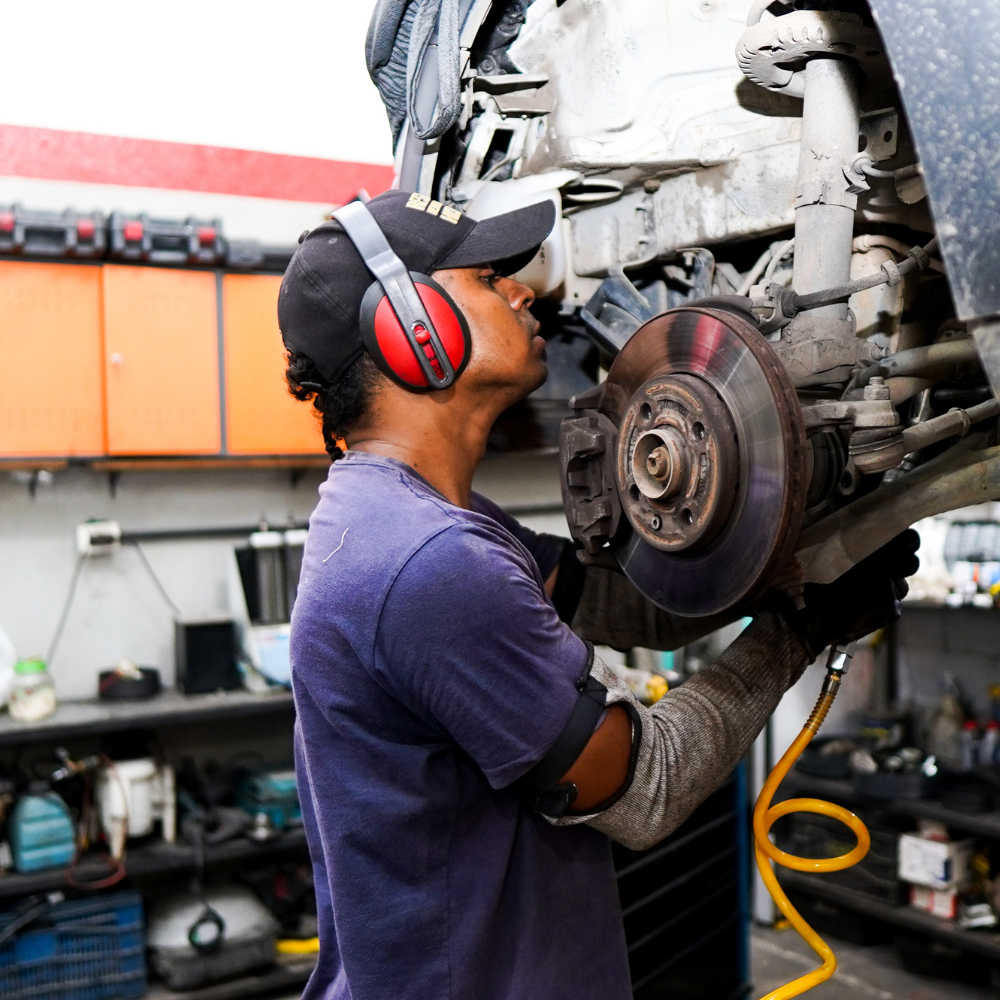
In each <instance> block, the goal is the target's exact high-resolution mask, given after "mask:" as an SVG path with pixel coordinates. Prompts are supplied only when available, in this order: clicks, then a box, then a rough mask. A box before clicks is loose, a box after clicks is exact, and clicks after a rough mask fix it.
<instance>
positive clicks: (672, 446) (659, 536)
mask: <svg viewBox="0 0 1000 1000" xmlns="http://www.w3.org/2000/svg"><path fill="white" fill-rule="evenodd" d="M618 456H619V463H618V478H619V484H618V485H619V492H620V495H621V501H622V508H623V510H624V511H625V514H626V516H627V517H628V519H629V521H630V522H631V523H632V526H633V527H634V528H635V530H636V531H637V532H639V533H640V534H641V535H642V537H643V539H644V540H645V541H646V542H648V543H649V544H650V545H652V546H653V547H654V548H657V549H662V550H664V551H668V552H669V551H675V552H679V551H683V550H685V549H691V548H696V547H698V546H703V545H707V544H708V543H709V542H711V541H712V539H714V538H715V537H716V536H717V535H718V534H719V532H720V531H721V529H722V528H723V527H724V526H725V523H726V518H727V517H728V516H729V513H730V512H731V511H732V509H733V505H734V504H735V502H736V495H737V490H738V487H739V454H738V448H737V442H736V432H735V430H734V428H733V421H732V418H731V416H730V414H729V411H728V410H727V409H726V406H725V403H724V402H723V401H722V399H721V398H720V397H719V395H718V394H717V393H716V392H715V391H714V390H713V389H712V387H711V385H709V383H707V382H705V381H704V380H703V379H700V378H698V377H696V376H692V375H684V374H680V375H670V376H668V377H666V378H659V379H653V380H652V381H650V382H648V383H646V384H645V385H644V386H643V387H642V388H641V389H640V390H639V392H637V393H636V394H635V396H634V397H633V400H632V402H631V404H630V405H629V408H628V410H627V411H626V413H625V419H624V420H623V421H622V424H621V428H620V431H619V436H618Z"/></svg>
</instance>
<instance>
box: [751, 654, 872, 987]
mask: <svg viewBox="0 0 1000 1000" xmlns="http://www.w3.org/2000/svg"><path fill="white" fill-rule="evenodd" d="M850 662H851V654H850V653H848V651H847V648H846V646H845V645H843V644H840V645H834V646H832V647H831V648H830V656H829V658H828V659H827V662H826V678H825V679H824V681H823V689H822V691H820V695H819V700H818V701H817V702H816V707H815V708H814V709H813V710H812V715H810V716H809V720H808V721H807V722H806V724H805V726H803V727H802V732H801V733H799V735H798V736H797V737H796V738H795V741H794V742H793V743H792V745H791V746H790V747H789V748H788V749H787V750H786V751H785V755H784V756H783V757H782V758H781V760H780V761H778V763H777V765H776V766H775V768H774V770H773V771H771V773H770V775H769V776H768V779H767V781H765V782H764V787H763V788H762V789H761V791H760V795H759V796H758V797H757V804H756V806H754V811H753V835H754V841H755V849H756V856H757V868H758V869H759V871H760V877H761V878H762V879H763V880H764V885H765V886H767V891H768V892H769V893H770V894H771V898H772V899H773V900H774V901H775V903H776V904H777V906H778V909H779V910H781V912H782V913H783V914H784V915H785V917H786V919H787V920H788V922H789V923H790V924H791V925H792V926H793V927H794V928H795V929H796V930H797V931H798V932H799V934H800V935H801V936H802V938H803V939H804V940H805V942H806V943H807V944H808V945H809V947H810V948H812V950H813V951H814V952H816V954H817V955H819V957H820V958H821V959H822V960H823V964H822V965H821V966H820V967H819V968H818V969H815V970H814V971H812V972H809V973H806V975H804V976H800V977H799V978H798V979H794V980H792V982H790V983H786V984H785V985H784V986H780V987H778V989H776V990H771V992H770V993H768V994H767V995H766V996H763V997H761V1000H788V998H789V997H797V996H798V995H799V994H800V993H805V991H806V990H811V989H812V988H813V987H814V986H819V984H820V983H824V982H826V980H827V979H829V978H830V977H831V976H832V975H833V973H834V971H835V970H836V968H837V959H836V956H835V955H834V954H833V951H832V950H831V949H830V946H829V945H828V944H827V943H826V942H825V941H824V940H823V939H822V938H821V937H820V936H819V935H818V934H817V933H816V932H815V931H814V930H813V929H812V927H810V926H809V924H807V923H806V921H805V919H804V918H803V917H802V914H800V913H799V911H798V910H796V909H795V907H794V906H792V904H791V902H790V901H789V899H788V896H786V895H785V891H784V889H782V888H781V886H780V884H779V883H778V879H777V877H776V876H775V874H774V869H773V868H772V867H771V864H770V862H772V861H774V862H776V863H777V864H779V865H782V866H784V867H785V868H792V869H794V870H795V871H800V872H836V871H840V870H841V869H843V868H850V867H851V865H856V864H857V863H858V862H859V861H860V860H861V859H862V858H863V857H864V856H865V855H866V854H867V853H868V848H869V847H870V846H871V837H870V836H869V834H868V828H867V827H866V826H865V824H864V823H862V822H861V820H860V819H859V818H858V817H857V816H855V815H854V813H852V812H850V811H849V810H847V809H845V808H844V807H843V806H838V805H834V804H833V803H832V802H826V801H824V800H823V799H786V800H785V801H784V802H779V803H778V805H776V806H772V805H771V799H773V798H774V793H775V792H776V791H777V790H778V785H780V784H781V782H782V781H783V780H784V778H785V775H786V774H788V772H789V771H790V770H791V768H792V765H793V764H794V763H795V762H796V761H797V760H798V759H799V757H800V756H801V754H802V751H803V750H805V748H806V747H807V746H809V744H810V743H811V742H812V738H813V737H814V736H815V735H816V733H817V732H818V731H819V727H820V726H821V725H823V720H824V719H825V718H826V715H827V712H829V711H830V706H831V705H832V704H833V699H834V698H835V697H836V696H837V691H838V689H839V688H840V682H841V680H842V679H843V676H844V674H845V673H847V668H848V666H849V665H850ZM800 812H809V813H818V814H819V815H820V816H829V817H831V818H832V819H836V820H839V821H840V822H841V823H843V824H845V825H846V826H848V827H850V828H851V830H853V831H854V834H855V836H856V837H857V838H858V843H857V846H856V847H855V848H854V850H853V851H849V852H848V853H847V854H841V855H840V856H839V857H836V858H800V857H797V856H796V855H794V854H788V853H787V852H785V851H782V850H779V849H778V848H777V847H775V845H774V844H772V843H771V840H770V838H769V837H768V832H769V831H770V829H771V826H772V824H773V823H775V821H776V820H779V819H780V818H781V817H782V816H788V815H789V814H790V813H800Z"/></svg>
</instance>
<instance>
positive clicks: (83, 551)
mask: <svg viewBox="0 0 1000 1000" xmlns="http://www.w3.org/2000/svg"><path fill="white" fill-rule="evenodd" d="M121 543H122V526H121V525H120V524H119V523H118V522H117V521H84V522H83V524H78V525H77V526H76V551H77V553H78V554H79V555H81V556H103V555H107V554H108V553H110V552H113V551H114V550H115V549H117V548H118V547H119V546H120V545H121Z"/></svg>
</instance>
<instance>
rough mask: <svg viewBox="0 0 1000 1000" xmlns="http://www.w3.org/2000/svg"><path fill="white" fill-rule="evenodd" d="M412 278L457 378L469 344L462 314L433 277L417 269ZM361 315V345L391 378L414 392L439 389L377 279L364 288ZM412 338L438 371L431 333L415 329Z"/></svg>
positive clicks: (411, 275)
mask: <svg viewBox="0 0 1000 1000" xmlns="http://www.w3.org/2000/svg"><path fill="white" fill-rule="evenodd" d="M410 277H411V278H412V279H413V284H414V287H415V288H416V290H417V295H419V296H420V301H421V302H422V303H423V305H424V308H425V309H426V310H427V315H428V317H429V318H430V321H431V323H433V324H434V329H435V331H436V332H437V335H438V339H439V340H440V342H441V346H442V347H443V348H444V350H445V353H446V354H447V357H448V361H449V362H450V364H451V367H452V368H453V369H454V371H455V377H456V378H457V377H458V376H459V375H460V374H461V373H462V370H463V369H464V368H465V366H466V364H468V361H469V353H470V351H471V347H472V342H471V339H470V337H469V326H468V324H467V323H466V321H465V317H464V316H463V315H462V311H461V310H460V309H459V308H458V306H457V305H455V303H454V302H453V301H452V299H451V296H449V295H448V293H447V292H446V291H445V290H444V289H443V288H442V287H441V286H440V285H439V284H438V283H437V282H436V281H434V279H433V278H429V277H428V276H427V275H426V274H419V273H418V272H416V271H411V272H410ZM359 319H360V322H361V336H362V339H363V340H364V344H365V349H366V350H367V351H368V353H369V354H370V355H371V357H372V360H373V361H374V362H375V364H376V365H378V367H379V368H380V369H381V370H382V371H383V372H384V373H385V374H386V375H388V376H389V378H391V379H392V380H393V381H394V382H395V383H396V384H397V385H401V386H402V387H403V388H404V389H410V390H412V391H414V392H429V391H430V390H431V389H432V388H437V386H432V385H431V384H430V383H429V382H428V379H427V376H426V375H425V374H424V371H423V369H422V367H421V364H420V362H419V361H418V359H417V356H416V353H415V350H414V348H413V347H412V346H411V344H410V341H409V340H408V339H407V336H406V334H405V333H404V332H403V327H402V326H401V325H400V322H399V319H398V318H397V317H396V313H395V312H394V311H393V308H392V305H391V303H390V302H389V299H388V297H387V296H386V294H385V292H384V291H383V289H382V286H381V285H380V284H379V283H378V282H377V281H376V282H374V283H373V284H372V285H371V286H370V287H369V289H368V291H367V292H365V297H364V299H363V300H362V302H361V315H360V317H359ZM415 339H416V340H417V342H418V345H419V347H420V348H421V349H422V350H423V351H424V355H425V357H426V359H427V361H429V362H430V365H431V368H432V369H434V370H435V371H440V370H441V368H440V362H439V359H438V358H437V355H436V353H435V348H434V345H433V341H432V339H431V337H430V335H429V334H427V333H426V331H424V332H423V333H422V332H421V330H417V331H416V338H415ZM421 342H422V343H421ZM449 384H452V383H449Z"/></svg>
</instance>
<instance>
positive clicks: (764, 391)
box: [600, 307, 807, 617]
mask: <svg viewBox="0 0 1000 1000" xmlns="http://www.w3.org/2000/svg"><path fill="white" fill-rule="evenodd" d="M600 408H601V411H602V412H604V413H605V414H607V416H608V417H610V419H611V420H612V421H613V422H614V424H615V425H616V427H617V429H618V440H617V447H616V454H615V478H616V486H617V489H618V495H619V499H620V501H621V506H622V511H623V513H624V514H625V515H626V517H627V519H628V527H625V528H624V530H619V532H618V533H617V535H616V537H615V539H614V541H613V542H612V549H613V551H614V554H615V557H616V558H617V560H618V562H619V564H620V565H621V567H622V569H623V570H624V571H625V573H626V575H627V576H628V577H629V579H630V580H631V581H632V583H633V584H635V586H636V587H637V588H638V589H639V590H640V591H641V592H642V593H643V594H644V595H645V596H646V597H648V598H649V599H650V600H651V601H653V602H654V603H655V604H657V605H659V606H660V607H661V608H663V609H664V610H666V611H670V612H672V613H674V614H678V615H686V616H691V617H703V616H706V615H711V614H717V613H719V612H722V611H725V610H727V609H729V608H732V607H734V606H736V605H737V604H740V603H741V602H744V601H746V600H747V599H749V598H752V597H753V596H755V595H757V594H759V593H760V592H761V591H762V590H763V589H765V588H766V586H767V585H768V583H769V581H770V580H771V579H772V578H773V577H774V576H775V574H776V573H777V572H778V571H779V570H781V569H782V568H783V567H784V565H785V563H786V562H787V561H788V559H789V558H790V557H791V555H792V551H793V547H794V544H795V540H796V538H797V536H798V532H799V528H800V527H801V523H802V514H803V511H804V509H805V501H806V489H807V480H806V476H805V469H806V458H805V431H804V428H803V424H802V416H801V411H800V409H799V403H798V399H797V397H796V395H795V390H794V389H793V387H792V384H791V382H790V380H789V378H788V376H787V374H786V373H785V370H784V368H783V367H782V365H781V363H780V362H779V361H778V359H777V357H776V356H775V354H774V352H773V350H772V349H771V347H770V345H769V344H768V342H767V341H766V340H765V339H764V337H763V336H762V335H761V334H760V332H759V331H758V330H757V329H756V328H755V327H754V326H753V324H752V323H750V322H749V321H748V320H747V319H744V318H743V317H742V316H740V315H738V314H736V313H731V312H728V311H723V310H719V309H708V308H696V307H694V308H693V307H684V308H680V309H674V310H671V311H670V312H667V313H664V314H663V315H661V316H657V317H656V318H655V319H652V320H650V321H649V322H648V323H646V324H645V326H643V327H641V328H640V329H639V330H637V331H636V332H635V334H634V335H633V336H632V337H631V338H630V339H629V341H628V342H627V343H626V344H625V346H624V347H623V348H622V350H621V352H620V353H619V355H618V356H617V358H616V359H615V361H614V364H613V365H612V366H611V370H610V371H609V373H608V378H607V381H606V383H605V385H604V393H603V396H602V400H601V404H600ZM629 529H631V530H629Z"/></svg>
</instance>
